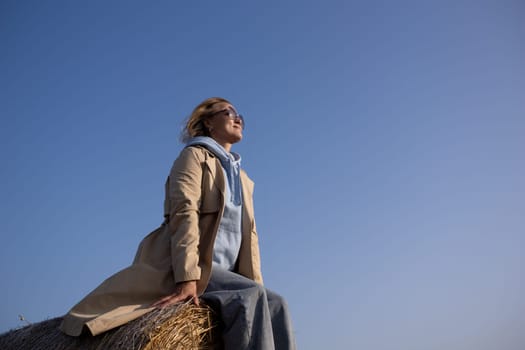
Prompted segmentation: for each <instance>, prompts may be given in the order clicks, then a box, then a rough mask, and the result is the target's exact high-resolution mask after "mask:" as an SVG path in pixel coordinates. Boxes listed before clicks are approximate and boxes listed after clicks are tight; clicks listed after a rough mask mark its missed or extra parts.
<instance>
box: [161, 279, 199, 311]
mask: <svg viewBox="0 0 525 350" xmlns="http://www.w3.org/2000/svg"><path fill="white" fill-rule="evenodd" d="M190 299H191V300H192V301H193V303H194V304H195V305H197V306H199V297H198V296H197V281H185V282H179V283H177V284H176V285H175V292H173V294H170V295H168V296H165V297H164V298H162V299H160V300H159V301H157V302H155V303H154V304H153V305H151V306H152V307H158V308H164V307H166V306H171V305H173V304H176V303H178V302H181V301H186V300H190Z"/></svg>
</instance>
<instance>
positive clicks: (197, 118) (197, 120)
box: [180, 97, 231, 143]
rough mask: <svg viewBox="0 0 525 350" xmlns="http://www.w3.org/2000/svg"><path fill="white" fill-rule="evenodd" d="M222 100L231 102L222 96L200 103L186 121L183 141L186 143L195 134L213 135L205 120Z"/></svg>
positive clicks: (182, 135) (181, 137) (182, 136)
mask: <svg viewBox="0 0 525 350" xmlns="http://www.w3.org/2000/svg"><path fill="white" fill-rule="evenodd" d="M221 102H223V103H230V101H228V100H226V99H225V98H222V97H210V98H207V99H205V100H204V101H202V102H201V103H199V105H198V106H197V107H195V109H194V110H193V112H191V115H190V116H189V117H188V119H187V121H186V125H185V126H184V129H183V130H182V133H181V135H180V139H181V141H182V142H184V143H186V142H188V140H189V139H191V138H192V137H195V136H211V135H210V131H209V130H208V128H207V127H206V125H204V121H205V120H206V118H208V117H209V116H210V115H212V114H213V112H215V111H214V110H213V106H214V105H216V104H217V103H221ZM230 104H231V103H230Z"/></svg>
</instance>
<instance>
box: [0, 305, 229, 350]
mask: <svg viewBox="0 0 525 350" xmlns="http://www.w3.org/2000/svg"><path fill="white" fill-rule="evenodd" d="M216 319H217V317H216V316H215V313H214V312H213V310H212V309H211V308H210V307H209V306H207V305H205V304H204V303H202V301H201V306H200V307H198V306H196V305H194V304H192V303H182V304H177V305H174V306H172V307H168V308H164V309H157V310H154V311H152V312H150V313H148V314H146V315H144V316H142V317H140V318H138V319H136V320H134V321H132V322H129V323H128V324H125V325H123V326H121V327H118V328H116V329H113V330H110V331H108V332H106V333H103V334H100V335H98V336H96V337H93V336H90V335H82V336H80V337H70V336H68V335H65V334H64V333H62V332H61V331H59V330H58V326H59V325H60V322H62V318H61V317H57V318H53V319H50V320H47V321H43V322H40V323H36V324H32V325H29V326H26V327H23V328H20V329H15V330H11V331H9V332H6V333H4V334H1V335H0V349H3V350H49V349H54V350H69V349H79V350H95V349H96V350H104V349H112V350H182V349H184V350H188V349H191V350H193V349H195V350H204V349H206V350H207V349H220V348H221V341H220V335H219V333H218V327H217V326H218V324H217V321H216Z"/></svg>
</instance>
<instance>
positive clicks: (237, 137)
mask: <svg viewBox="0 0 525 350" xmlns="http://www.w3.org/2000/svg"><path fill="white" fill-rule="evenodd" d="M241 140H242V135H236V136H234V137H232V143H237V142H240V141H241Z"/></svg>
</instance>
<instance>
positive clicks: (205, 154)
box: [60, 147, 262, 336]
mask: <svg viewBox="0 0 525 350" xmlns="http://www.w3.org/2000/svg"><path fill="white" fill-rule="evenodd" d="M241 182H242V195H243V211H242V243H241V248H240V252H239V258H238V264H237V265H238V268H237V271H236V272H238V273H239V274H241V275H243V276H246V277H248V278H250V279H252V280H254V281H256V282H258V283H261V284H262V276H261V267H260V266H261V264H260V256H259V243H258V238H257V232H256V226H255V220H254V213H253V182H252V181H251V180H250V179H249V178H248V176H247V175H246V173H244V171H241ZM224 191H225V179H224V173H223V171H222V167H221V164H220V161H219V160H218V158H216V157H215V155H214V154H213V153H211V152H209V151H208V150H206V149H205V148H203V147H187V148H185V149H184V150H183V151H182V152H181V154H180V156H179V157H178V158H177V160H175V163H174V164H173V167H172V169H171V172H170V175H169V177H168V180H167V182H166V197H165V202H164V216H165V218H166V220H165V221H164V223H163V224H162V225H161V226H160V227H159V228H157V229H156V230H155V231H153V232H151V233H150V234H149V235H148V236H146V237H145V238H144V239H143V240H142V242H141V243H140V245H139V247H138V250H137V253H136V256H135V259H134V260H133V263H132V265H131V266H129V267H127V268H125V269H123V270H121V271H120V272H118V273H116V274H115V275H113V276H111V277H109V278H108V279H107V280H105V281H104V282H103V283H102V284H101V285H100V286H98V287H97V288H96V289H95V290H93V291H92V292H91V293H90V294H88V295H87V296H86V297H85V298H84V299H83V300H82V301H80V302H79V303H78V304H77V305H75V306H74V307H73V308H72V309H71V310H70V311H69V312H68V313H67V314H66V315H65V316H64V320H63V322H62V324H61V325H60V329H61V330H62V331H63V332H64V333H66V334H69V335H72V336H78V335H80V334H81V333H82V330H83V328H84V326H86V327H87V328H88V329H89V331H90V332H91V333H92V334H93V335H97V334H100V333H102V332H105V331H107V330H110V329H112V328H114V327H117V326H120V325H123V324H125V323H127V322H129V321H131V320H133V319H136V318H137V317H140V316H142V315H143V314H145V313H147V312H149V311H151V310H152V308H151V307H150V305H151V304H152V303H153V302H155V301H157V300H159V299H160V298H161V297H163V296H166V295H168V294H171V293H173V291H174V287H175V284H176V283H177V282H182V281H189V280H197V292H198V294H199V295H201V294H202V293H203V292H204V290H205V289H206V286H207V284H208V281H209V278H210V273H211V266H212V255H213V244H214V241H215V236H216V234H217V229H218V227H219V222H220V219H221V217H222V214H223V210H224Z"/></svg>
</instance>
